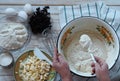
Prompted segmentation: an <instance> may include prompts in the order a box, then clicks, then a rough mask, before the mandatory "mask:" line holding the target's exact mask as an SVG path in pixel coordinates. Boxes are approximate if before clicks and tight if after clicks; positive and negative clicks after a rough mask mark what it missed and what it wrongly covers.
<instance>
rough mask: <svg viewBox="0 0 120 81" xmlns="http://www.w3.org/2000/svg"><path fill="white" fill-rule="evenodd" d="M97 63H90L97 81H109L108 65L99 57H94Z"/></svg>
mask: <svg viewBox="0 0 120 81" xmlns="http://www.w3.org/2000/svg"><path fill="white" fill-rule="evenodd" d="M95 59H96V61H97V63H92V65H91V66H92V72H93V73H95V74H96V76H97V78H98V80H99V81H110V78H109V71H108V65H107V64H106V63H105V61H104V60H102V59H101V58H99V57H96V56H95Z"/></svg>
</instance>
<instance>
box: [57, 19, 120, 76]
mask: <svg viewBox="0 0 120 81" xmlns="http://www.w3.org/2000/svg"><path fill="white" fill-rule="evenodd" d="M82 35H88V36H89V37H90V39H91V41H92V46H91V48H90V50H91V51H92V54H93V55H94V56H98V57H100V58H102V59H104V60H105V61H106V63H107V64H108V66H109V69H111V68H112V67H113V66H114V64H115V62H116V61H117V58H118V56H119V47H120V46H119V39H118V36H117V34H116V33H115V30H114V28H113V27H111V26H110V25H109V24H108V23H107V22H105V21H104V20H101V19H98V18H96V17H81V18H76V19H74V20H72V21H70V22H69V23H68V24H66V25H65V27H64V28H63V29H62V30H61V32H60V34H59V36H58V41H57V48H58V52H59V53H61V54H63V55H64V57H65V58H66V60H67V62H68V64H69V67H70V70H71V71H72V72H73V73H75V74H77V75H80V76H85V77H93V76H95V75H92V74H91V71H92V68H91V63H92V62H93V60H92V58H91V56H90V54H89V52H88V48H87V49H86V48H84V47H86V45H88V44H87V43H89V41H88V42H87V43H86V44H85V42H84V41H83V42H82V43H81V44H80V37H81V36H82ZM84 40H86V39H84Z"/></svg>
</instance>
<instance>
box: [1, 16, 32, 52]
mask: <svg viewBox="0 0 120 81" xmlns="http://www.w3.org/2000/svg"><path fill="white" fill-rule="evenodd" d="M29 31H30V30H29V29H28V27H27V24H26V22H23V19H22V18H20V17H18V16H14V17H7V16H5V17H2V18H1V19H0V46H1V47H3V48H6V49H7V50H18V49H20V48H22V47H24V46H25V45H26V43H28V42H29V38H30V32H29Z"/></svg>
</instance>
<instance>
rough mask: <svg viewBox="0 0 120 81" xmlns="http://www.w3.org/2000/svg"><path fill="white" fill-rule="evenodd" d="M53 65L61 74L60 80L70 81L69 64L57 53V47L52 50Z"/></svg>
mask: <svg viewBox="0 0 120 81" xmlns="http://www.w3.org/2000/svg"><path fill="white" fill-rule="evenodd" d="M53 67H54V68H55V70H56V71H57V72H58V73H59V74H60V75H61V78H62V81H72V76H71V73H70V70H69V66H68V64H67V62H66V61H65V59H64V58H63V56H62V55H61V54H58V52H57V49H55V50H54V56H53Z"/></svg>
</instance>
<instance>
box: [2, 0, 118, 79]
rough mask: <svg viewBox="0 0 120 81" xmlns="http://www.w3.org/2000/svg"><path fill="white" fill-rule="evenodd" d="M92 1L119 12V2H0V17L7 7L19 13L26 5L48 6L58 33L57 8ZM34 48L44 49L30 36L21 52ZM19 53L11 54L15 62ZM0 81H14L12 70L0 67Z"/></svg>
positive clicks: (76, 0) (34, 6) (20, 0)
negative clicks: (104, 4)
mask: <svg viewBox="0 0 120 81" xmlns="http://www.w3.org/2000/svg"><path fill="white" fill-rule="evenodd" d="M92 1H105V3H106V4H107V5H108V6H109V7H111V8H113V9H117V10H120V1H119V0H70V1H69V0H56V1H55V0H0V17H2V16H4V14H2V13H1V12H2V11H4V9H6V8H8V7H12V8H15V9H16V10H17V11H20V10H23V6H24V4H26V3H30V4H32V5H33V8H34V9H35V8H37V7H38V6H44V5H50V12H51V18H52V20H53V22H52V26H53V27H52V29H53V30H56V31H60V30H61V27H60V23H59V21H60V20H59V14H60V13H59V9H58V6H61V5H73V4H80V3H86V2H92ZM36 46H37V47H39V48H40V49H43V50H45V49H46V48H45V47H44V46H43V45H42V42H41V38H40V37H38V36H35V35H32V36H31V41H30V43H29V44H28V46H27V47H26V48H25V49H24V50H23V51H25V50H28V49H33V48H34V47H36ZM21 52H22V51H20V52H19V53H16V54H13V56H14V59H15V61H16V59H17V58H18V57H19V56H20V54H21ZM113 71H116V69H115V68H114V69H113ZM73 76H74V77H73V78H74V79H75V81H82V80H83V81H93V80H96V79H94V78H83V77H80V76H77V75H73ZM119 76H120V75H119ZM0 81H15V80H14V75H13V68H11V69H3V68H2V67H0ZM56 81H57V80H56ZM114 81H115V80H114ZM116 81H117V80H116Z"/></svg>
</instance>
